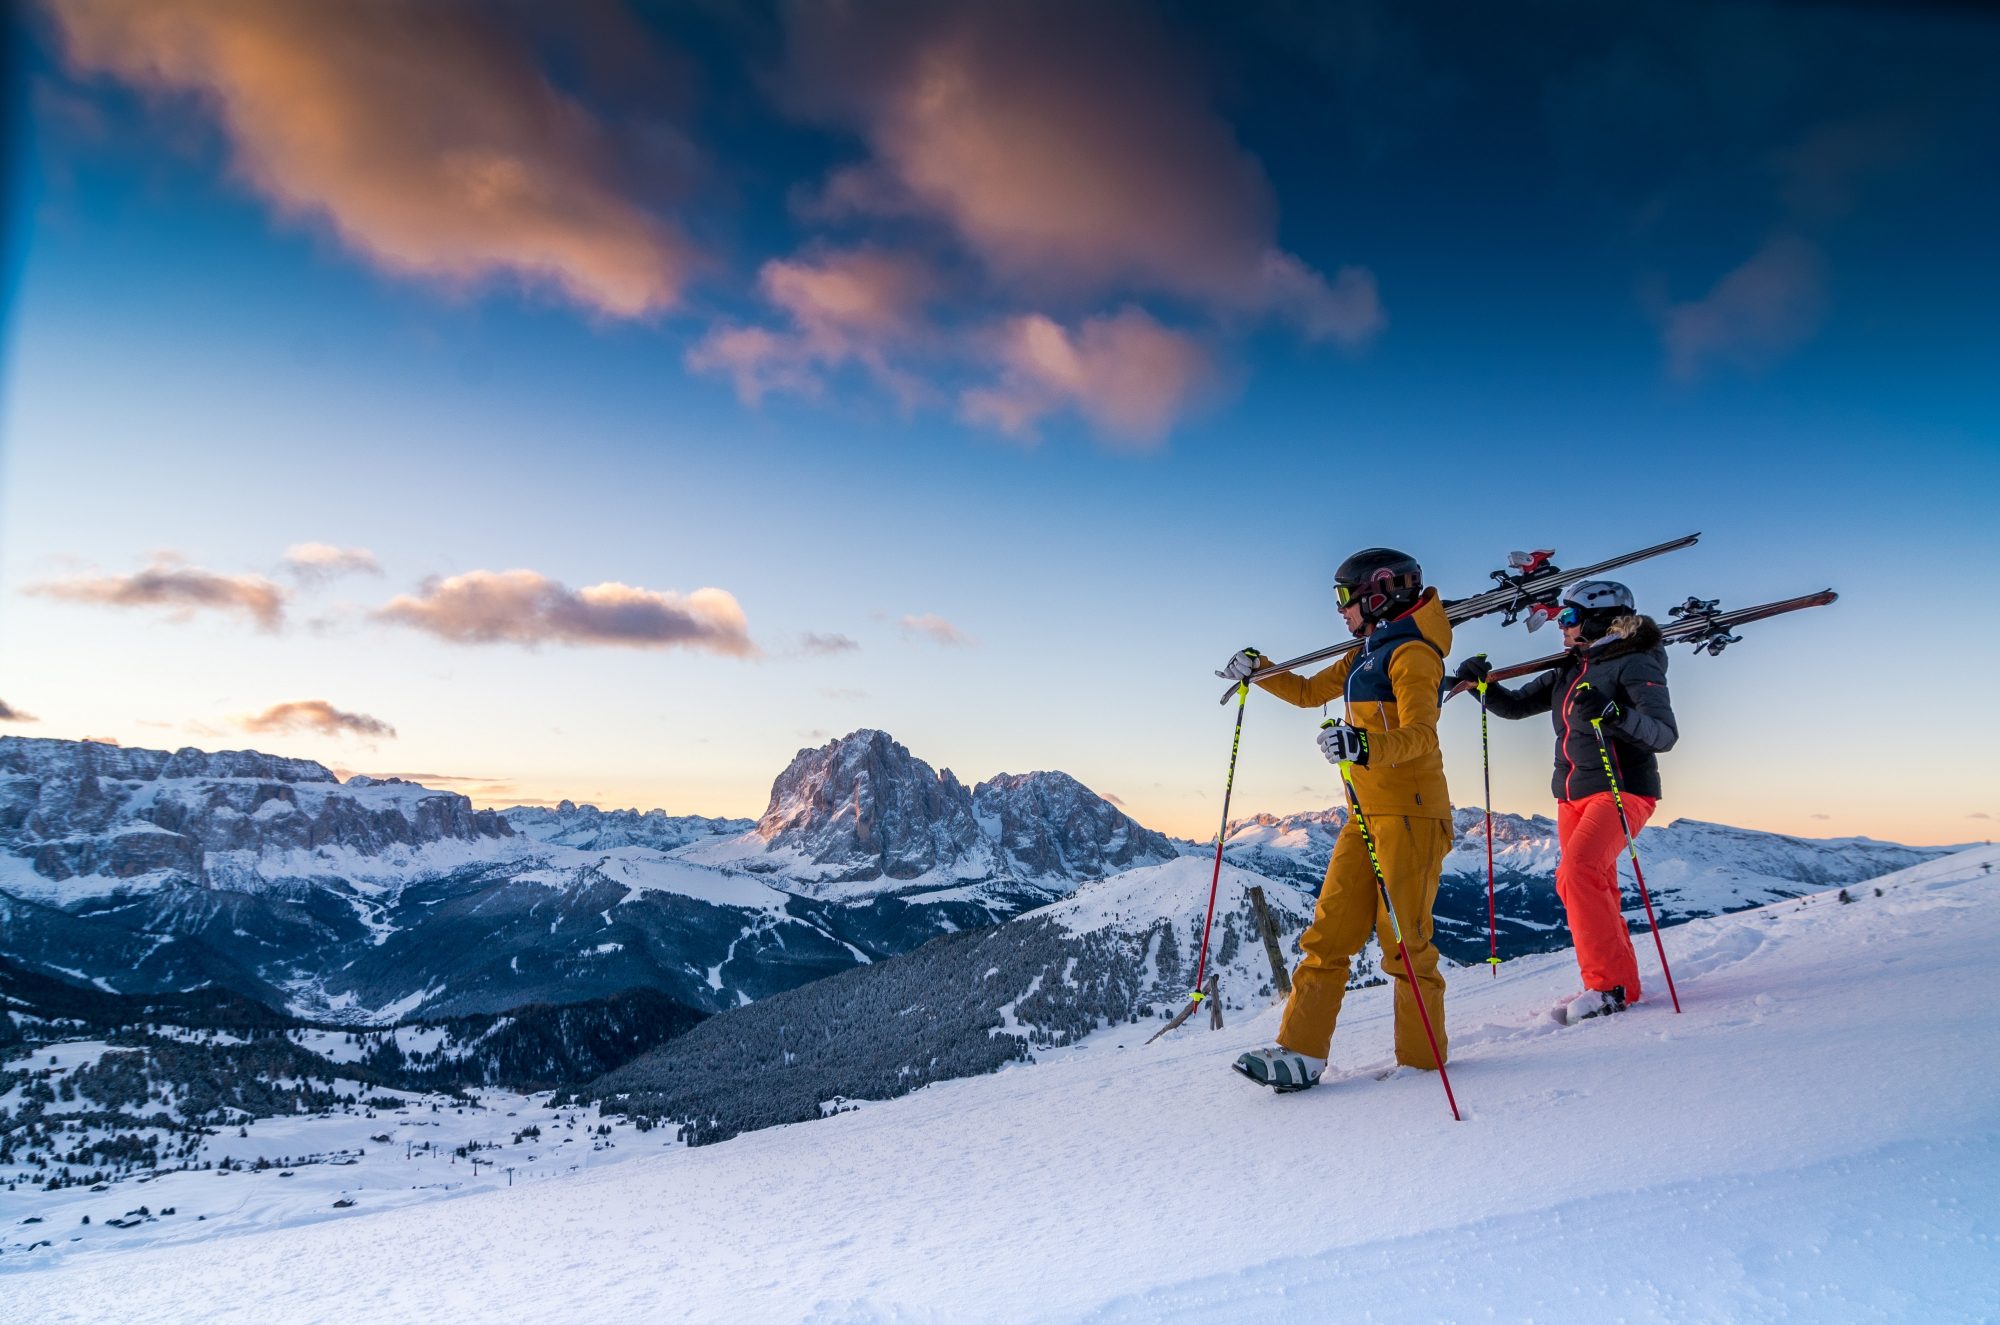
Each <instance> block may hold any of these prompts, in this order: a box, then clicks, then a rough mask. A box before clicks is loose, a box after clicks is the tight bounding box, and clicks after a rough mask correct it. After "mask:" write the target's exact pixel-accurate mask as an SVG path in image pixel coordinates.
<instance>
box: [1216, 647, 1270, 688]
mask: <svg viewBox="0 0 2000 1325" xmlns="http://www.w3.org/2000/svg"><path fill="white" fill-rule="evenodd" d="M1263 665H1264V655H1263V654H1261V653H1259V652H1257V650H1255V649H1238V650H1237V651H1236V652H1235V653H1233V654H1231V655H1230V656H1229V661H1228V662H1226V663H1224V664H1223V665H1222V670H1221V671H1219V672H1217V673H1216V675H1217V676H1219V677H1221V678H1222V679H1223V680H1225V681H1247V680H1249V679H1250V675H1251V673H1253V672H1255V671H1256V670H1257V669H1258V668H1259V667H1262V666H1263Z"/></svg>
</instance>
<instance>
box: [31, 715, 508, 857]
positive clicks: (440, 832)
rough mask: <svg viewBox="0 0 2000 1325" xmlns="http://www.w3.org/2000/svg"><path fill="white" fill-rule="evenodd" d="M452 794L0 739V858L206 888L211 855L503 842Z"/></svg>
mask: <svg viewBox="0 0 2000 1325" xmlns="http://www.w3.org/2000/svg"><path fill="white" fill-rule="evenodd" d="M512 834H513V829H512V828H511V827H510V826H509V825H508V823H507V821H506V820H505V819H504V818H502V817H501V816H499V815H498V814H495V813H493V812H492V811H490V810H474V809H473V808H472V802H471V801H469V800H467V799H466V798H465V797H463V796H461V795H458V794H457V793H455V792H448V791H430V790H428V789H426V788H422V787H418V786H415V785H414V784H411V783H406V782H401V781H400V780H396V779H391V780H389V781H387V782H377V781H375V780H374V779H371V778H361V777H357V778H355V779H353V780H352V782H350V783H349V784H348V785H347V786H346V787H343V786H341V784H340V782H339V780H338V779H337V778H335V777H334V775H333V774H332V773H330V772H328V771H327V769H326V768H325V767H323V766H322V765H320V764H316V763H314V762H312V761H311V760H309V759H285V758H281V757H279V756H276V755H267V754H261V753H259V752H257V751H254V750H229V751H224V752H222V753H220V754H206V753H204V752H202V751H200V750H194V749H184V750H179V751H176V752H174V753H172V754H169V753H168V752H167V751H164V750H137V749H125V748H122V747H118V746H107V745H99V744H96V743H94V742H88V741H51V740H36V739H27V738H22V737H4V738H0V850H4V851H6V852H7V853H9V854H11V855H15V856H21V857H26V858H28V859H29V860H31V861H32V862H33V865H34V869H35V872H36V873H37V874H40V875H41V876H42V877H43V878H45V879H51V880H56V881H61V880H66V879H72V878H76V877H79V876H84V875H102V876H106V877H109V878H113V879H132V878H137V877H139V876H142V875H152V874H161V873H165V874H169V875H172V876H175V878H176V879H177V880H178V881H181V882H187V883H203V882H205V881H206V873H207V866H208V863H209V862H208V854H209V853H211V852H244V851H247V852H265V851H288V850H297V849H301V848H308V849H309V848H314V847H341V848H346V849H349V850H352V851H354V852H357V853H359V854H362V855H374V854H376V853H379V852H381V851H383V850H384V849H386V848H388V847H391V846H398V845H400V846H419V845H422V844H424V843H427V842H437V841H442V840H445V839H454V838H455V839H460V840H466V841H470V840H474V839H478V838H499V837H509V836H512Z"/></svg>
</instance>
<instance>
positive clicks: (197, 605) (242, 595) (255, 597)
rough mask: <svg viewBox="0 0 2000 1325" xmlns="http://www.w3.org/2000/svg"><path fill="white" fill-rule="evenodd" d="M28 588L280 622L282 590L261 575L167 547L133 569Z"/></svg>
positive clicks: (177, 613)
mask: <svg viewBox="0 0 2000 1325" xmlns="http://www.w3.org/2000/svg"><path fill="white" fill-rule="evenodd" d="M27 592H28V593H31V594H40V595H42V596H43V597H46V598H59V599H61V600H63V601H64V602H71V603H91V604H95V605H97V606H100V607H164V608H167V609H169V610H170V611H171V612H172V613H173V615H174V618H175V619H176V620H185V619H187V618H188V617H189V616H190V615H192V614H193V613H195V612H198V611H216V612H240V613H242V614H243V615H245V616H247V617H249V618H251V619H252V620H253V621H255V622H256V623H257V624H258V625H259V626H260V627H262V628H263V629H265V630H276V629H277V628H278V627H279V626H280V625H282V624H283V623H284V618H285V591H284V590H283V589H282V588H280V587H279V586H277V585H276V584H273V583H272V582H271V581H269V580H267V579H265V578H264V577H263V576H261V575H218V574H216V573H215V572H214V571H207V570H203V569H201V568H200V567H199V566H189V565H186V564H185V563H183V562H182V561H181V560H180V558H179V557H176V556H174V555H172V554H171V553H163V554H160V555H158V556H156V557H155V558H154V561H153V564H152V565H151V566H148V567H147V568H146V569H145V570H142V571H138V572H136V573H134V574H131V575H78V576H72V577H70V578H69V579H66V580H53V581H50V582H49V583H46V584H36V585H30V586H29V587H28V589H27Z"/></svg>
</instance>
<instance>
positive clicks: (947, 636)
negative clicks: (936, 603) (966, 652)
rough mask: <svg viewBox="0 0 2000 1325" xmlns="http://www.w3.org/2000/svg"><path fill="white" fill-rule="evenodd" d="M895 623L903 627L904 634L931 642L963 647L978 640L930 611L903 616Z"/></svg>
mask: <svg viewBox="0 0 2000 1325" xmlns="http://www.w3.org/2000/svg"><path fill="white" fill-rule="evenodd" d="M897 624H898V625H899V626H901V627H902V628H903V633H904V634H905V635H910V636H915V637H918V638H922V639H927V640H929V641H931V642H932V643H933V644H944V645H948V646H950V647H952V648H964V647H966V646H967V645H970V644H976V643H977V642H978V641H977V640H975V639H973V638H972V636H970V635H968V634H966V633H965V632H964V631H962V630H960V629H959V628H958V627H957V626H954V625H952V624H951V622H949V621H947V620H945V619H944V618H943V617H941V616H937V615H935V614H933V613H930V612H924V613H921V614H914V615H910V616H905V617H903V618H902V619H901V620H900V621H898V622H897Z"/></svg>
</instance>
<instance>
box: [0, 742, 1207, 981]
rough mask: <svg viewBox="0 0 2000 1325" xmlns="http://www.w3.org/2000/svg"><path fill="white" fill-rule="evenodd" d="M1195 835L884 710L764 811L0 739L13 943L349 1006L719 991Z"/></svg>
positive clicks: (984, 920) (1149, 855)
mask: <svg viewBox="0 0 2000 1325" xmlns="http://www.w3.org/2000/svg"><path fill="white" fill-rule="evenodd" d="M1176 854H1177V849H1176V847H1175V846H1174V844H1173V843H1171V842H1170V841H1168V839H1166V838H1164V837H1162V836H1161V835H1160V834H1158V833H1155V832H1152V831H1151V830H1149V829H1146V828H1143V827H1141V826H1140V825H1139V824H1137V823H1135V822H1133V821H1132V820H1131V819H1130V818H1129V817H1128V816H1126V815H1124V814H1123V813H1121V812H1120V811H1118V810H1117V808H1116V807H1114V806H1112V805H1111V804H1110V803H1109V802H1106V801H1104V800H1103V799H1102V798H1100V797H1098V796H1096V795H1095V794H1094V793H1092V792H1091V791H1090V790H1089V789H1088V788H1086V787H1084V786H1082V785H1081V784H1080V783H1078V782H1076V781H1075V780H1074V779H1072V778H1070V777H1068V776H1067V775H1065V774H1061V773H1029V774H1022V775H1002V776H1000V777H997V778H995V779H993V780H992V781H990V782H986V783H982V784H980V785H979V786H977V787H975V788H973V789H970V790H968V789H967V788H966V787H964V786H963V784H961V783H959V782H958V780H957V779H956V778H954V777H953V776H952V775H951V773H950V772H949V770H947V771H945V772H944V773H942V774H940V773H938V772H936V771H935V770H933V769H932V768H931V766H930V765H928V764H926V763H924V762H923V761H922V760H920V759H917V758H915V757H914V756H913V755H911V754H910V752H909V751H908V750H907V749H905V748H904V747H903V746H902V745H900V744H898V743H897V742H895V741H894V740H892V739H891V738H890V737H888V736H887V735H886V734H884V733H881V732H875V731H860V732H855V733H853V734H851V735H850V736H848V737H845V738H843V739H841V740H839V741H834V742H831V743H829V744H828V745H826V746H824V747H821V748H819V749H816V750H804V751H801V752H800V753H799V755H798V756H797V757H796V758H795V759H794V760H793V762H792V764H791V766H790V767H789V768H787V769H786V770H785V771H784V772H783V773H782V774H781V775H780V776H779V778H778V779H777V782H776V784H775V785H774V786H773V789H772V795H771V804H770V808H769V809H768V810H767V811H766V813H765V814H764V815H763V816H762V817H761V818H760V819H758V820H756V821H754V822H752V821H748V820H730V819H701V818H675V817H671V816H668V815H666V814H665V813H664V812H661V811H650V812H647V813H644V814H641V813H638V812H636V811H612V812H609V813H606V812H603V811H600V810H598V809H597V808H596V807H594V806H576V805H572V804H570V803H569V802H564V803H562V804H561V805H559V806H558V807H557V808H555V809H554V810H549V809H540V808H516V809H513V810H508V811H504V812H496V811H489V810H475V809H474V808H473V807H472V805H471V803H470V801H468V800H467V799H466V798H465V797H464V796H461V795H459V794H457V793H455V792H449V791H438V790H433V789H430V788H426V787H423V786H419V785H417V784H415V783H411V782H407V781H404V780H401V779H396V778H387V779H376V778H369V777H365V776H356V777H351V778H349V779H348V780H347V781H346V782H344V783H343V782H341V781H340V780H339V779H338V778H336V777H335V776H334V775H333V773H332V772H330V771H329V770H327V769H326V768H325V767H323V766H322V765H319V764H316V763H313V762H311V761H309V760H297V759H281V758H277V757H274V756H270V755H264V754H259V753H256V752H250V751H228V752H223V753H219V754H208V753H204V752H202V751H199V750H193V749H187V750H181V751H178V752H173V753H169V752H166V751H148V750H133V749H121V748H118V747H113V746H106V745H100V744H95V743H90V742H72V741H50V740H32V739H25V738H18V737H7V738H0V946H4V948H5V951H6V952H7V954H8V955H9V956H11V957H13V958H15V959H16V960H18V961H21V962H23V963H24V964H26V965H28V966H30V967H33V968H35V969H39V970H43V971H46V972H49V973H52V974H58V975H61V976H64V977H66V978H70V979H74V980H80V981H84V982H86V983H94V984H96V985H97V986H99V987H101V988H105V989H115V990H120V991H126V992H152V991H159V990H167V989H183V988H191V987H194V986H197V985H202V984H218V985H222V986H225V987H227V988H231V989H236V990H238V991H240V992H243V993H246V994H249V995H250V996H252V997H255V998H258V999H260V1000H263V1001H265V1002H267V1003H270V1004H272V1005H274V1006H286V1007H290V1008H292V1009H293V1010H296V1011H299V1012H302V1013H307V1014H311V1015H318V1016H332V1017H339V1018H344V1019H352V1020H391V1019H396V1018H399V1017H406V1016H410V1015H413V1014H416V1013H418V1012H421V1013H423V1014H424V1015H430V1016H435V1015H445V1014H455V1013H468V1012H487V1011H501V1010H505V1009H506V1008H509V1007H513V1006H517V1005H519V1004H522V1003H526V1002H532V1001H549V1000H574V999H580V998H591V997H601V996H606V995H609V994H611V993H615V992H617V991H619V990H621V989H627V988H632V987H636V986H646V987H652V988H656V989H660V990H663V991H664V992H666V993H668V994H669V995H671V996H672V997H673V998H675V999H677V1000H678V1001H680V1002H683V1003H685V1004H687V1005H689V1006H691V1007H697V1008H703V1009H706V1010H709V1011H716V1010H720V1009H723V1008H728V1007H734V1006H737V1005H739V1004H741V1003H745V1002H749V1001H752V1000H754V999H757V998H761V997H763V996H765V995H768V994H771V993H775V992H777V991H779V990H782V989H788V988H792V987H794V986H796V985H799V984H803V983H806V982H808V981H810V980H814V979H817V978H819V977H821V976H824V975H828V974H832V973H834V972H836V971H840V970H844V969H847V968H848V967H851V966H854V965H857V964H861V963H866V962H869V961H872V960H876V959H879V958H881V957H885V956H889V955H893V954H895V953H898V952H903V951H907V950H908V949H910V948H912V947H915V946H917V945H918V944H920V943H922V942H923V941H924V940H926V939H928V938H931V937H934V936H936V935H938V934H941V933H948V932H952V931H955V930H959V929H963V928H970V927H983V926H986V925H990V924H992V923H994V922H995V921H996V920H999V919H1002V918H1004V917H1006V916H1009V915H1012V914H1015V913H1017V912H1019V911H1021V910H1023V909H1025V908H1027V907H1030V906H1036V905H1040V904H1043V903H1046V902H1048V901H1050V900H1052V899H1054V898H1057V897H1060V896H1063V895H1064V894H1066V893H1067V892H1069V891H1070V890H1071V889H1073V888H1074V887H1075V886H1076V884H1077V883H1078V882H1079V881H1082V880H1086V879H1092V878H1099V877H1103V876H1104V875H1105V874H1108V873H1112V872H1115V871H1117V870H1120V869H1124V868H1127V867H1130V866H1136V865H1146V864H1158V863H1163V862H1165V861H1168V860H1172V859H1174V858H1175V856H1176Z"/></svg>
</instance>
